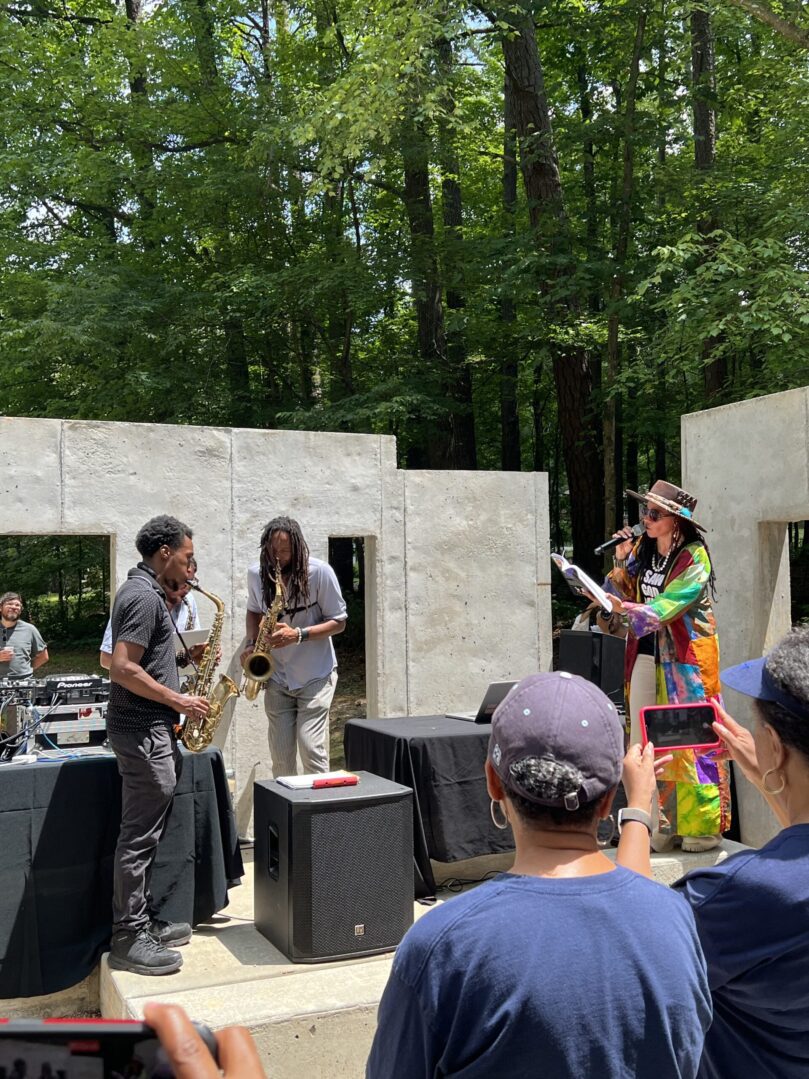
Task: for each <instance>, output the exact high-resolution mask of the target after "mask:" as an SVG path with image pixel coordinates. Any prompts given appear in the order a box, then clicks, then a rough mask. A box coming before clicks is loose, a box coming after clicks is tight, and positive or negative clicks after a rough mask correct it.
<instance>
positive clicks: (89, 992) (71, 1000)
mask: <svg viewBox="0 0 809 1079" xmlns="http://www.w3.org/2000/svg"><path fill="white" fill-rule="evenodd" d="M100 1011H101V995H100V967H96V968H95V970H94V971H93V972H92V974H88V976H87V977H86V978H85V979H84V981H83V982H78V984H76V985H71V986H70V987H69V988H68V989H63V990H62V991H61V992H60V993H46V994H45V995H44V996H39V997H11V998H9V997H7V998H6V999H4V1000H0V1016H2V1017H3V1018H4V1019H51V1018H54V1019H60V1018H64V1017H66V1016H70V1017H71V1018H74V1019H75V1018H79V1017H80V1016H95V1015H98V1014H99V1013H100Z"/></svg>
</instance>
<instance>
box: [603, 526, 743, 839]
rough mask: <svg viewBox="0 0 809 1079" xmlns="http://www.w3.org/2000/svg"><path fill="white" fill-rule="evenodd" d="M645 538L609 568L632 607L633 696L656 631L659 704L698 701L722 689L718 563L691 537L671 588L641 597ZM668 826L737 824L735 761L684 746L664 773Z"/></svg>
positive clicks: (629, 655)
mask: <svg viewBox="0 0 809 1079" xmlns="http://www.w3.org/2000/svg"><path fill="white" fill-rule="evenodd" d="M640 542H641V541H640V540H639V541H638V543H637V544H636V545H635V547H634V549H633V551H632V553H631V554H630V556H629V558H628V559H627V562H626V565H625V566H621V567H618V568H616V569H614V570H613V571H612V573H611V574H610V575H609V577H608V580H607V584H608V588H609V590H610V591H611V592H613V593H614V594H615V595H617V596H619V597H620V598H621V600H622V601H623V603H624V607H625V608H626V617H627V622H628V626H629V635H628V637H627V639H626V667H625V679H626V698H627V715H628V714H629V685H630V682H631V679H632V669H633V667H634V666H635V660H636V659H637V655H638V638H640V637H644V636H646V634H649V633H654V634H656V638H657V640H656V648H655V673H656V681H657V704H692V703H694V702H695V701H703V700H705V699H706V698H708V697H714V696H719V694H720V685H719V640H718V638H717V635H716V620H715V618H714V614H713V610H712V608H711V600H710V593H709V588H708V579H709V577H710V575H711V563H710V559H709V557H708V552H707V551H706V550H705V548H704V547H703V546H702V544H701V543H699V542H695V543H689V544H688V545H687V546H685V547H683V548H682V550H681V551H680V552H679V553H678V554H677V556H676V558H675V559H674V561H673V563H672V565H671V566H670V567H669V570H668V572H667V574H666V577H665V581H664V584H663V591H662V592H661V593H660V595H659V596H656V597H655V598H654V599H653V600H650V601H649V602H648V603H642V602H639V600H640V599H641V596H640V591H639V566H638V560H637V551H638V546H639V544H640ZM658 795H659V800H660V831H661V832H663V833H666V834H670V835H686V836H698V835H717V834H718V833H719V832H724V831H726V830H727V829H728V828H729V827H730V785H729V776H728V766H727V764H726V763H724V762H721V761H716V760H714V759H713V757H711V756H710V755H707V754H699V753H697V752H696V751H694V750H681V751H679V752H676V753H675V754H674V760H673V761H672V762H671V763H670V764H668V765H666V767H665V770H664V772H663V774H662V776H661V777H660V779H659V781H658Z"/></svg>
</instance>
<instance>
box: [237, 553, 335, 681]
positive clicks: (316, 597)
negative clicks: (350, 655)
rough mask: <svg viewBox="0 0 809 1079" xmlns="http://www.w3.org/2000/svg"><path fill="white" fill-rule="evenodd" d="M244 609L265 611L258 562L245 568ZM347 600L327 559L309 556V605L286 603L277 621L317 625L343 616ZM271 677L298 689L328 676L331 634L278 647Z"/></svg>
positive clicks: (331, 665)
mask: <svg viewBox="0 0 809 1079" xmlns="http://www.w3.org/2000/svg"><path fill="white" fill-rule="evenodd" d="M247 609H248V611H253V613H254V614H264V613H265V611H266V609H267V608H266V606H265V605H264V600H263V598H262V594H261V573H260V567H259V563H258V562H256V563H255V564H254V565H252V566H250V568H249V569H248V571H247ZM346 617H347V615H346V604H345V600H344V599H343V594H342V592H341V591H340V585H339V583H338V581H337V576H336V574H335V572H334V570H333V569H332V568H331V566H330V565H329V564H328V562H321V560H320V559H319V558H310V559H309V605H308V606H307V607H300V606H296V607H295V608H294V609H292V608H291V607H290V606H289V605H288V606H287V609H286V610H285V611H284V612H283V614H282V615H281V618H280V619H279V621H281V622H285V623H286V625H288V626H295V627H298V626H300V627H301V629H305V628H306V627H308V626H317V625H320V623H321V622H328V621H330V620H331V619H334V620H335V621H337V622H345V620H346ZM272 658H273V663H274V667H273V672H272V681H273V682H278V683H279V685H282V686H285V687H286V688H287V689H301V687H303V686H305V685H307V684H308V683H309V682H313V681H314V680H315V679H320V678H328V676H329V675H330V674H331V672H332V671H333V670H334V668H335V667H336V666H337V657H336V656H335V654H334V645H333V644H332V643H331V637H326V638H325V639H323V638H321V639H320V640H316V641H315V640H308V641H305V642H304V643H302V644H290V645H287V647H286V648H279V649H278V650H277V651H274V652H273V654H272Z"/></svg>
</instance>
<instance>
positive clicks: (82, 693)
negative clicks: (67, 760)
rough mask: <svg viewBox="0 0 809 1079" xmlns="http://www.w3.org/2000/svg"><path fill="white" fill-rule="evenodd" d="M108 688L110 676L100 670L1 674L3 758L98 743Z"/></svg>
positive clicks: (104, 725)
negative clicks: (38, 675) (12, 676)
mask: <svg viewBox="0 0 809 1079" xmlns="http://www.w3.org/2000/svg"><path fill="white" fill-rule="evenodd" d="M109 693H110V683H109V681H108V680H107V679H106V678H101V677H100V676H99V675H95V674H51V675H49V676H48V677H47V678H27V679H10V678H4V679H0V717H2V731H1V732H0V761H10V760H14V759H15V758H16V759H19V758H21V757H23V756H24V755H26V754H30V753H33V754H37V755H41V754H43V753H45V754H47V753H49V752H51V753H52V752H53V751H62V750H64V749H69V750H74V749H76V748H82V747H84V748H91V747H96V748H97V747H99V746H100V745H102V743H103V742H105V741H106V730H107V719H106V715H107V701H108V699H109Z"/></svg>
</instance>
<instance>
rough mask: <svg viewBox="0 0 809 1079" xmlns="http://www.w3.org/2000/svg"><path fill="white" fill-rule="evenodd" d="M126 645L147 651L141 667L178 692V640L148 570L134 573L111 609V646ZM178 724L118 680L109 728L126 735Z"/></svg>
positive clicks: (142, 567) (172, 713)
mask: <svg viewBox="0 0 809 1079" xmlns="http://www.w3.org/2000/svg"><path fill="white" fill-rule="evenodd" d="M119 640H120V641H127V642H128V643H129V644H136V645H139V646H140V647H141V648H143V649H144V652H143V656H142V657H141V660H140V666H141V667H142V668H143V669H144V671H146V673H147V674H148V675H150V676H151V677H152V678H154V680H155V682H160V684H161V685H164V686H166V687H168V688H169V689H173V690H174V691H175V692H179V689H180V680H179V676H178V674H177V657H176V651H177V639H176V636H175V633H174V625H173V623H172V621H171V616H170V615H169V612H168V608H167V607H166V597H165V594H164V592H163V589H162V588H161V587H160V585H159V584H158V583H157V578H156V576H155V574H154V573H153V571H152V570H151V569H150V568H149V566H147V565H145V563H143V562H141V563H139V565H138V566H137V567H136V568H135V569H131V570H130V571H129V573H128V575H127V579H126V581H125V582H124V583H123V584H122V585H121V587H120V588H119V589H118V593H117V595H116V597H115V603H114V604H113V608H112V646H113V649H114V648H115V644H116V642H117V641H119ZM176 722H177V713H176V712H175V711H174V709H173V708H169V707H168V706H167V705H165V704H160V703H159V702H158V701H150V700H149V699H148V698H147V697H141V696H139V695H138V694H137V693H132V692H131V691H130V690H128V689H126V688H125V687H124V686H122V685H119V684H118V683H117V682H115V681H114V680H113V681H112V684H111V685H110V702H109V706H108V708H107V730H109V731H111V732H112V733H113V734H126V733H133V732H137V731H144V730H149V729H150V728H151V727H158V726H164V725H167V726H169V727H172V726H173V725H174V724H175V723H176Z"/></svg>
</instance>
